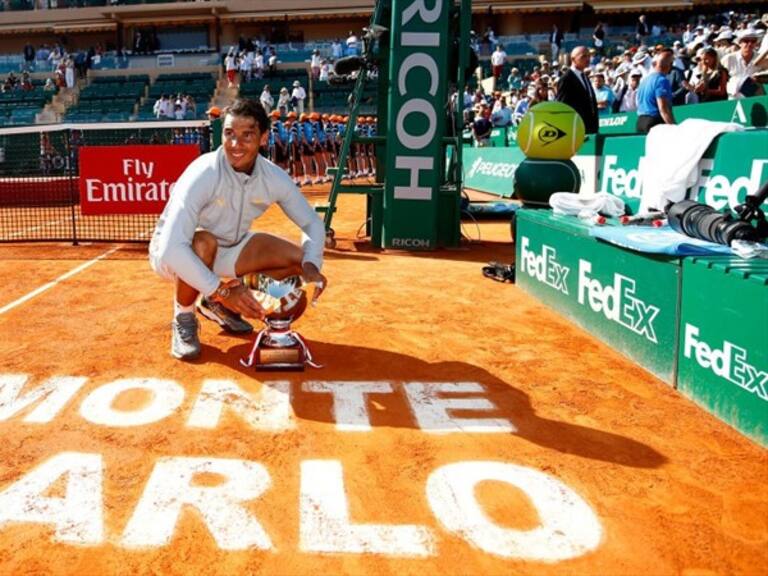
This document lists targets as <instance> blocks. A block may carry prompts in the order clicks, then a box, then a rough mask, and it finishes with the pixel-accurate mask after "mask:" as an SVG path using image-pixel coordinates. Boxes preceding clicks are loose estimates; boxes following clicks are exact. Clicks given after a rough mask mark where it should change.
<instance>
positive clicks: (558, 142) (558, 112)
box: [517, 102, 584, 160]
mask: <svg viewBox="0 0 768 576" xmlns="http://www.w3.org/2000/svg"><path fill="white" fill-rule="evenodd" d="M583 142H584V121H583V120H582V119H581V116H579V115H578V114H577V113H576V110H574V109H573V108H571V107H570V106H568V104H563V103H562V102H540V103H539V104H536V105H535V106H533V107H532V108H531V109H530V110H528V112H527V113H526V114H525V116H523V119H522V121H521V122H520V126H519V127H518V129H517V145H518V146H520V149H521V150H522V151H523V154H525V155H526V156H527V157H528V158H535V159H537V160H568V159H569V158H571V157H572V156H574V155H575V154H576V152H577V151H578V149H579V148H580V147H581V145H582V143H583Z"/></svg>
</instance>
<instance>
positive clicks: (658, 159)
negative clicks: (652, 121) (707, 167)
mask: <svg viewBox="0 0 768 576" xmlns="http://www.w3.org/2000/svg"><path fill="white" fill-rule="evenodd" d="M740 130H744V128H743V127H742V126H741V125H739V124H734V123H730V122H712V121H710V120H701V119H698V118H689V119H688V120H684V121H683V122H681V123H680V124H678V125H674V124H659V125H658V126H654V127H653V128H651V131H650V132H649V133H648V136H647V137H646V139H645V161H644V162H641V163H640V168H639V170H640V181H641V182H642V183H643V189H642V197H641V198H640V210H639V211H640V212H641V213H643V212H647V211H649V210H664V208H665V206H666V205H667V202H679V201H680V200H684V199H685V195H686V191H687V190H688V188H690V187H691V186H693V185H694V184H695V183H696V180H697V179H698V175H699V162H700V161H701V158H702V156H704V152H706V150H707V148H709V145H710V144H712V141H713V140H714V139H715V138H717V136H719V135H720V134H722V133H723V132H737V131H740Z"/></svg>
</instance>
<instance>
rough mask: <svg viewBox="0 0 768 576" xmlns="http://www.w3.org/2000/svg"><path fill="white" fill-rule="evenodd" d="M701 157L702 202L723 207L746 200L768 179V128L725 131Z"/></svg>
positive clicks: (699, 193) (699, 188)
mask: <svg viewBox="0 0 768 576" xmlns="http://www.w3.org/2000/svg"><path fill="white" fill-rule="evenodd" d="M712 156H713V154H712V150H709V151H708V154H707V157H705V158H704V159H703V160H702V161H701V165H700V173H699V180H698V182H697V183H696V186H695V188H694V189H695V190H696V192H697V197H698V201H699V202H703V203H705V204H709V205H710V206H712V207H713V208H716V209H718V210H721V209H723V208H726V207H730V208H731V209H733V208H735V207H736V206H738V205H739V204H741V203H743V202H744V199H745V198H746V196H747V194H755V193H756V192H757V191H758V190H759V189H760V185H761V184H762V183H763V182H765V181H766V180H768V130H754V131H745V132H735V133H730V134H723V135H722V136H720V137H719V138H718V139H717V141H716V142H715V147H714V158H713V157H712Z"/></svg>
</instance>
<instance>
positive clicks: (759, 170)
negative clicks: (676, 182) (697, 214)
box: [598, 130, 768, 212]
mask: <svg viewBox="0 0 768 576" xmlns="http://www.w3.org/2000/svg"><path fill="white" fill-rule="evenodd" d="M644 160H645V136H641V135H637V136H612V137H610V138H606V139H605V141H604V144H603V157H602V167H601V170H600V185H599V187H598V191H600V192H607V193H609V194H614V195H616V196H618V197H620V198H621V199H622V200H623V201H624V202H625V203H626V204H627V206H628V207H629V208H630V209H631V211H632V212H636V211H637V208H638V207H639V205H640V197H641V195H642V178H641V176H640V165H641V164H642V163H643V162H644ZM766 179H768V130H745V131H743V132H730V133H727V134H723V135H721V136H719V137H718V138H717V139H716V140H715V141H714V143H713V144H712V146H710V148H709V149H708V150H707V151H706V153H705V155H704V158H703V159H702V160H701V162H700V164H699V177H698V179H697V182H696V184H695V185H694V187H693V191H694V192H693V195H694V196H695V197H696V198H697V199H698V201H699V202H703V203H705V204H709V205H710V206H712V207H714V208H716V209H718V210H720V209H722V208H725V207H728V206H729V207H730V208H734V207H736V206H737V205H738V204H741V203H742V202H744V198H745V197H746V195H747V194H754V193H755V192H757V190H758V189H759V188H760V184H761V183H763V182H765V181H766Z"/></svg>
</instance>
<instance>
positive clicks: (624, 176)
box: [599, 136, 645, 212]
mask: <svg viewBox="0 0 768 576" xmlns="http://www.w3.org/2000/svg"><path fill="white" fill-rule="evenodd" d="M644 160H645V136H622V137H615V138H606V139H605V144H604V146H603V159H602V170H600V188H599V192H603V193H607V194H613V195H614V196H618V197H619V198H621V199H622V200H623V201H624V203H625V204H626V205H627V206H629V208H630V209H631V210H632V212H636V211H637V209H638V208H639V207H640V197H641V195H642V180H641V178H640V165H641V163H642V162H643V161H644Z"/></svg>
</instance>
